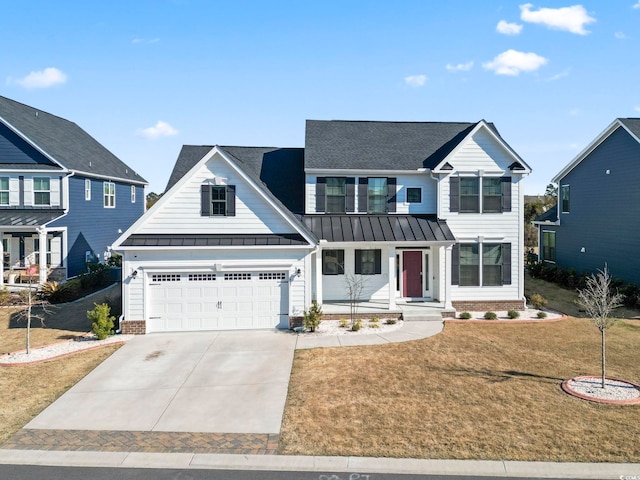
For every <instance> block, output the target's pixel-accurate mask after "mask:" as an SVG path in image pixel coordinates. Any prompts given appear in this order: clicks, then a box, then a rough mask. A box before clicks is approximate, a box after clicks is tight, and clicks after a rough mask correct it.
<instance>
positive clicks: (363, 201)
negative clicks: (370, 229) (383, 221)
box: [358, 177, 369, 213]
mask: <svg viewBox="0 0 640 480" xmlns="http://www.w3.org/2000/svg"><path fill="white" fill-rule="evenodd" d="M368 208H369V179H368V178H367V177H360V178H359V179H358V211H359V212H360V213H367V209H368Z"/></svg>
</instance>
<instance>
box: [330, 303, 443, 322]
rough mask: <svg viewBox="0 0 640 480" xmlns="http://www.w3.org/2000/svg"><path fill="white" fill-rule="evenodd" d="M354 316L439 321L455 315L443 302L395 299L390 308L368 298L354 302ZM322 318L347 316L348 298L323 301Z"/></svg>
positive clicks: (349, 305) (348, 313) (348, 311)
mask: <svg viewBox="0 0 640 480" xmlns="http://www.w3.org/2000/svg"><path fill="white" fill-rule="evenodd" d="M354 306H355V307H354V310H355V316H356V317H357V318H372V317H378V318H395V319H402V320H405V321H441V320H442V319H443V318H452V317H454V316H455V310H453V309H452V308H446V307H445V303H444V302H439V301H404V300H397V301H396V302H395V305H394V306H393V307H392V308H390V305H389V302H387V301H383V300H368V301H360V302H355V304H354ZM322 312H323V318H325V319H328V320H338V319H341V318H349V315H350V313H351V304H350V302H349V301H348V300H338V301H325V302H324V303H323V304H322Z"/></svg>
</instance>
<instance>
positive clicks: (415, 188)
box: [405, 187, 422, 205]
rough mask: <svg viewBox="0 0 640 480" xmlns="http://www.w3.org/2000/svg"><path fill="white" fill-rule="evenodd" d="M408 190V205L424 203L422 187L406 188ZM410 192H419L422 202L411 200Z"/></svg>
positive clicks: (406, 199)
mask: <svg viewBox="0 0 640 480" xmlns="http://www.w3.org/2000/svg"><path fill="white" fill-rule="evenodd" d="M406 188H407V193H406V198H405V203H406V204H407V205H413V204H420V203H422V187H406ZM409 190H414V191H415V190H417V191H418V196H419V198H420V200H418V201H414V200H409Z"/></svg>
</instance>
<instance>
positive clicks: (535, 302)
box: [529, 293, 547, 310]
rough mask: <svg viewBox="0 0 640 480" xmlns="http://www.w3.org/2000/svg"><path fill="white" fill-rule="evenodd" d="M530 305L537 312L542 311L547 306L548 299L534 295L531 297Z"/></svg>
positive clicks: (537, 294)
mask: <svg viewBox="0 0 640 480" xmlns="http://www.w3.org/2000/svg"><path fill="white" fill-rule="evenodd" d="M529 303H530V304H531V305H532V306H533V308H535V309H536V310H542V309H543V308H544V307H545V305H546V304H547V299H546V298H544V297H543V296H542V295H540V294H539V293H534V294H533V295H531V298H530V299H529Z"/></svg>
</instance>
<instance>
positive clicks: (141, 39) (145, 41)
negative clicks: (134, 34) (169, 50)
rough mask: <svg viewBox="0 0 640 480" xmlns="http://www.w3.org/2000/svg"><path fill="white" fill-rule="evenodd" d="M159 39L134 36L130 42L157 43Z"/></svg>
mask: <svg viewBox="0 0 640 480" xmlns="http://www.w3.org/2000/svg"><path fill="white" fill-rule="evenodd" d="M159 41H160V39H159V38H151V39H147V38H134V39H133V40H131V43H134V44H135V43H158V42H159Z"/></svg>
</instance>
